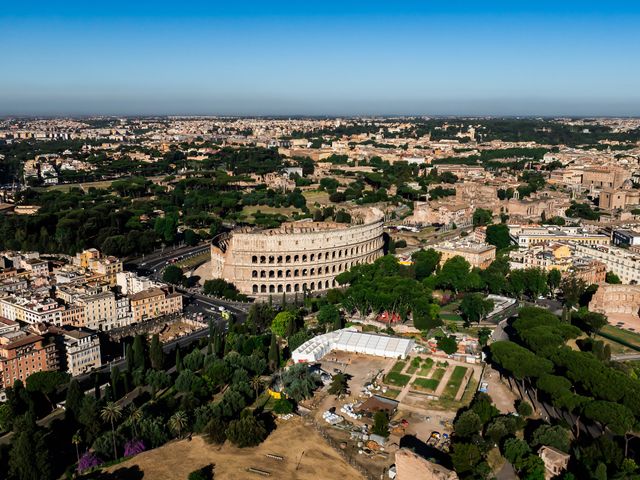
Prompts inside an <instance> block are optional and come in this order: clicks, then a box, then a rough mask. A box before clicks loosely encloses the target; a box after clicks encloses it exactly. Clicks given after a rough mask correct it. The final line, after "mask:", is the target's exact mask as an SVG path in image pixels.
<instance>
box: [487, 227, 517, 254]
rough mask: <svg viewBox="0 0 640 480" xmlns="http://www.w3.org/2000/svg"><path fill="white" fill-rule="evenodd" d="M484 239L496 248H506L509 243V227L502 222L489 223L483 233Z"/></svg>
mask: <svg viewBox="0 0 640 480" xmlns="http://www.w3.org/2000/svg"><path fill="white" fill-rule="evenodd" d="M485 240H486V242H487V243H488V244H490V245H494V246H495V247H496V248H497V249H498V250H501V249H503V248H507V247H508V246H509V245H511V237H510V236H509V227H508V226H507V225H505V224H504V223H497V224H494V225H489V226H488V227H487V231H486V234H485Z"/></svg>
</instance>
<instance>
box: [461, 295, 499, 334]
mask: <svg viewBox="0 0 640 480" xmlns="http://www.w3.org/2000/svg"><path fill="white" fill-rule="evenodd" d="M491 310H493V301H492V300H488V299H485V297H484V295H482V294H480V293H469V294H467V295H465V296H464V298H463V299H462V302H460V312H461V313H462V318H464V320H465V327H469V325H470V324H471V322H477V323H480V322H481V321H482V320H484V318H485V317H486V316H487V315H488V314H489V313H490V312H491Z"/></svg>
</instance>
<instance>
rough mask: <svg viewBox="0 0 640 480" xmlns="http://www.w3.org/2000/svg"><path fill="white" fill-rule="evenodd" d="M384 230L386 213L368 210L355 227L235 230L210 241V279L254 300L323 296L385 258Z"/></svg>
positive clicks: (357, 218)
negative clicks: (343, 277) (351, 273)
mask: <svg viewBox="0 0 640 480" xmlns="http://www.w3.org/2000/svg"><path fill="white" fill-rule="evenodd" d="M382 228H383V214H382V212H381V211H380V210H377V209H372V208H369V209H363V210H360V211H358V212H355V213H352V223H351V224H344V223H333V222H310V221H298V222H287V223H283V224H282V225H281V226H280V228H276V229H270V230H260V229H238V230H234V231H232V232H229V233H226V234H222V235H219V236H218V237H216V238H215V239H214V240H213V242H212V245H211V268H212V276H213V278H223V279H225V280H226V281H228V282H231V283H233V284H234V285H235V286H236V287H237V288H238V290H240V292H241V293H244V294H246V295H249V296H251V297H255V298H256V299H263V300H264V299H268V298H269V296H272V295H273V297H274V299H277V298H276V296H277V295H278V294H279V295H280V296H281V295H282V294H285V295H287V296H294V295H296V294H303V293H310V294H314V293H321V292H323V291H326V290H328V289H330V288H333V287H335V286H336V281H335V277H336V276H337V275H339V274H340V273H341V272H344V271H346V270H349V269H350V268H351V267H353V266H354V265H358V264H361V263H371V262H373V261H374V260H375V259H377V258H378V257H381V256H382V255H383V238H382ZM274 294H275V295H274Z"/></svg>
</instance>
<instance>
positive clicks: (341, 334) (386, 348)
mask: <svg viewBox="0 0 640 480" xmlns="http://www.w3.org/2000/svg"><path fill="white" fill-rule="evenodd" d="M413 344H414V341H413V340H411V339H408V338H400V337H389V336H385V335H375V334H372V333H361V332H358V331H356V330H354V329H349V328H345V329H342V330H336V331H335V332H330V333H325V334H324V335H318V336H317V337H314V338H312V339H311V340H307V341H306V342H305V343H303V344H302V345H300V346H299V347H298V348H296V349H295V350H294V351H293V352H292V354H291V358H292V359H293V361H294V362H296V363H297V362H317V361H318V360H320V359H321V358H322V357H324V356H325V355H326V354H327V353H329V352H330V351H332V350H341V351H344V352H356V353H364V354H367V355H374V356H378V357H387V358H406V357H407V355H408V354H409V352H410V351H411V349H412V348H413Z"/></svg>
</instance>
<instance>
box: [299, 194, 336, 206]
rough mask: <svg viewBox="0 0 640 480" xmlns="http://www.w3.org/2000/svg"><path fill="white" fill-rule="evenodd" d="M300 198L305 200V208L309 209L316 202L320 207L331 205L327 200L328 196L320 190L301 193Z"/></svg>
mask: <svg viewBox="0 0 640 480" xmlns="http://www.w3.org/2000/svg"><path fill="white" fill-rule="evenodd" d="M302 196H303V197H304V198H305V199H306V200H307V206H308V207H309V208H311V207H312V206H314V204H315V203H316V202H317V203H319V204H320V205H327V204H328V203H331V202H330V200H329V194H328V193H327V192H324V191H320V190H307V191H305V192H302Z"/></svg>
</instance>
